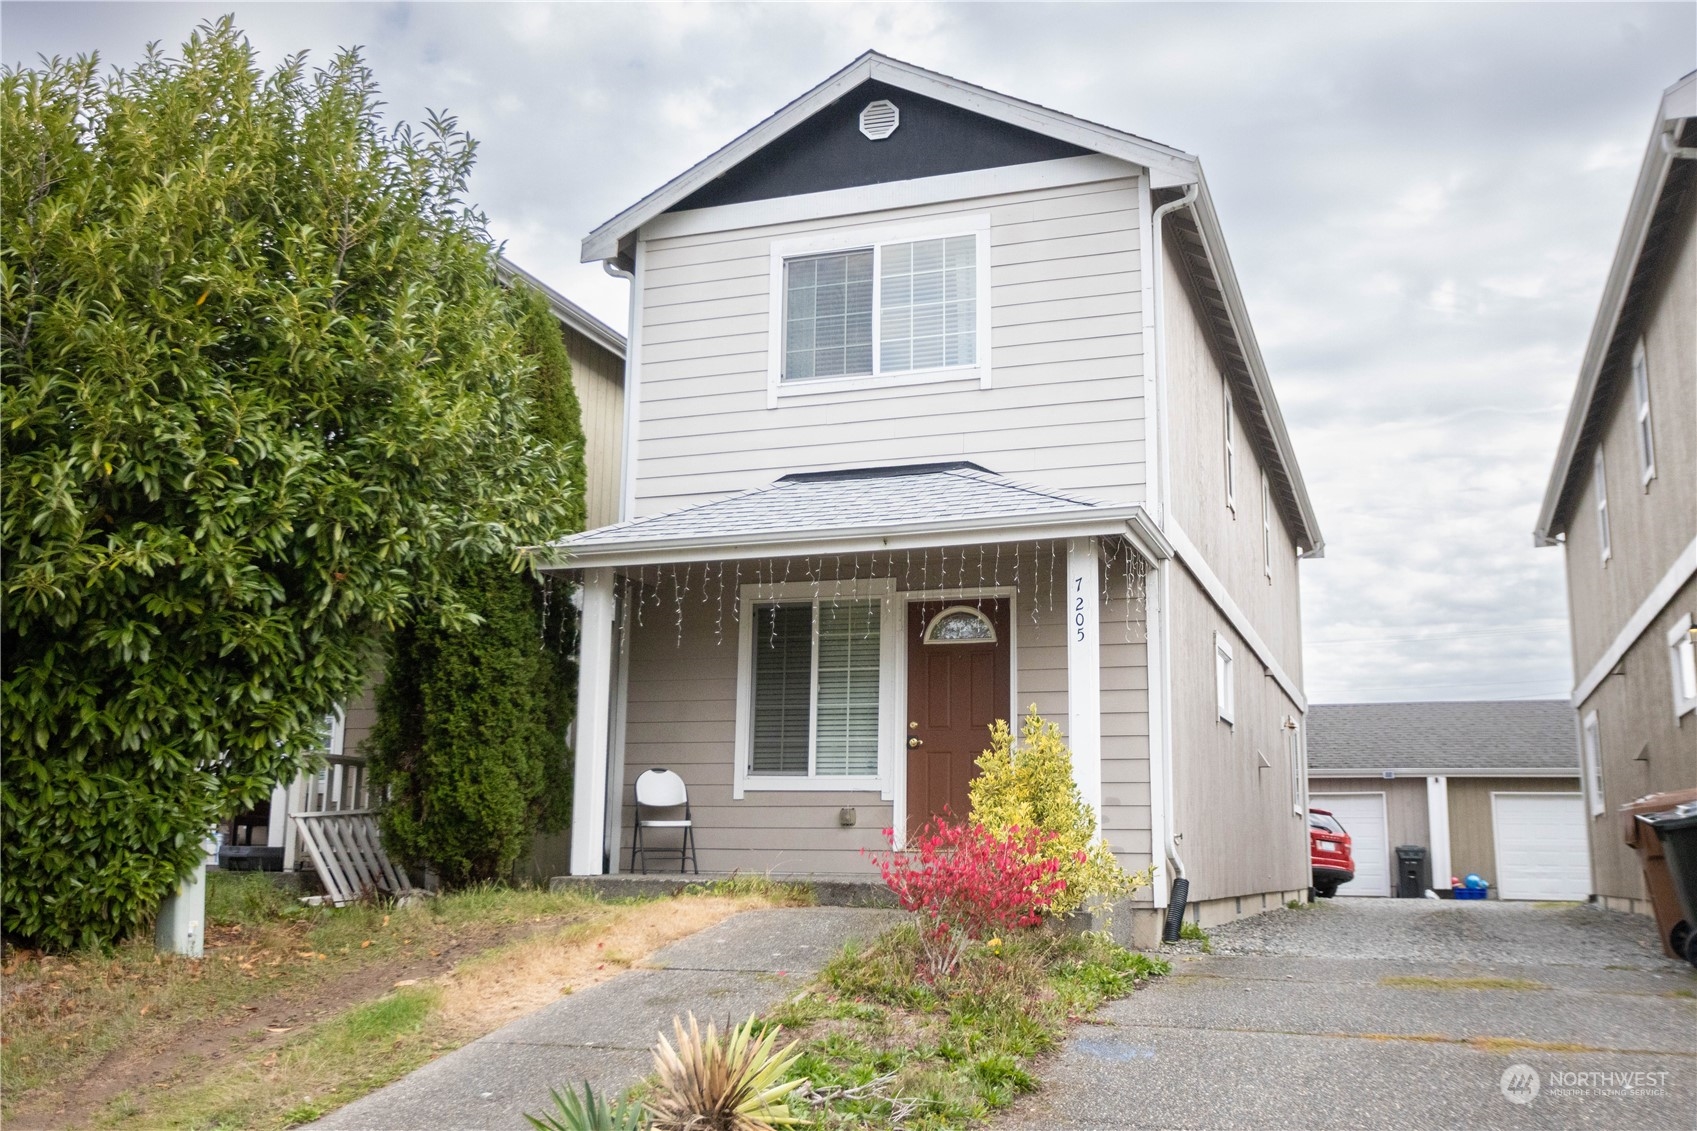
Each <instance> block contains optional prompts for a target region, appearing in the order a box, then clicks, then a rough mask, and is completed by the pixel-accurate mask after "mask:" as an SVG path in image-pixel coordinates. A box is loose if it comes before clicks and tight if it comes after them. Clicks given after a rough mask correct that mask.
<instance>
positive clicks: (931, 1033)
mask: <svg viewBox="0 0 1697 1131" xmlns="http://www.w3.org/2000/svg"><path fill="white" fill-rule="evenodd" d="M919 965H920V939H919V932H918V928H917V927H916V926H913V925H911V924H909V925H903V926H900V927H896V928H894V929H893V930H890V931H888V932H886V933H885V934H884V935H882V936H881V937H879V938H878V939H877V940H876V941H875V942H874V943H873V944H871V945H870V946H868V947H866V948H865V949H856V948H855V947H852V946H851V947H849V948H848V949H847V950H845V951H844V953H843V954H842V955H840V956H839V957H838V958H837V959H836V960H834V961H833V962H832V963H831V964H830V965H829V966H828V967H826V969H825V971H824V973H823V974H822V975H821V977H820V979H819V981H818V982H817V983H816V984H815V985H814V986H813V987H812V988H811V989H810V990H809V991H808V992H806V993H805V994H803V995H801V996H799V997H797V998H796V999H794V1000H792V1001H791V1002H790V1003H789V1004H788V1005H787V1006H785V1007H784V1008H783V1009H781V1010H779V1011H778V1012H776V1013H775V1014H773V1015H772V1016H771V1017H770V1018H768V1020H770V1021H772V1022H775V1023H777V1024H780V1025H783V1026H784V1028H785V1035H784V1038H783V1040H782V1041H781V1042H780V1043H783V1041H787V1040H788V1039H789V1038H791V1037H796V1038H799V1039H800V1041H801V1047H800V1051H801V1053H802V1056H801V1059H800V1061H798V1062H797V1064H796V1066H795V1069H794V1073H793V1074H794V1075H798V1076H806V1077H807V1078H808V1081H809V1083H808V1087H807V1088H806V1089H804V1091H803V1096H804V1097H806V1098H807V1100H808V1101H810V1102H803V1101H799V1100H798V1101H792V1107H793V1108H795V1109H796V1113H797V1114H798V1115H802V1114H804V1115H806V1116H807V1117H808V1118H809V1119H811V1120H814V1121H816V1123H815V1125H816V1126H820V1127H824V1128H848V1127H864V1126H869V1125H870V1126H891V1125H897V1126H901V1127H905V1128H911V1129H914V1131H921V1129H927V1128H945V1127H960V1126H963V1125H965V1124H968V1123H971V1122H974V1121H976V1120H980V1119H983V1118H984V1117H985V1116H986V1115H988V1114H989V1113H990V1112H992V1111H994V1110H995V1109H997V1108H1000V1107H1005V1106H1007V1105H1008V1104H1009V1103H1012V1102H1013V1099H1014V1097H1015V1096H1017V1095H1018V1094H1019V1093H1021V1092H1027V1091H1032V1090H1034V1089H1035V1088H1036V1086H1037V1081H1036V1077H1035V1075H1034V1072H1033V1060H1034V1058H1037V1057H1039V1056H1041V1055H1042V1054H1043V1053H1045V1052H1048V1051H1049V1050H1051V1049H1053V1048H1055V1047H1056V1046H1057V1045H1058V1044H1059V1043H1060V1041H1061V1040H1062V1039H1063V1038H1064V1037H1065V1035H1066V1027H1067V1024H1068V1023H1069V1022H1072V1021H1077V1020H1080V1019H1082V1018H1084V1017H1085V1016H1086V1015H1088V1014H1089V1013H1090V1012H1091V1011H1093V1010H1094V1009H1095V1008H1096V1007H1097V1006H1099V1005H1101V1004H1102V1003H1103V1002H1104V1001H1107V1000H1109V999H1110V998H1116V997H1121V996H1124V995H1125V994H1128V993H1131V992H1132V990H1133V989H1134V988H1135V987H1136V985H1137V984H1138V983H1139V982H1140V981H1142V980H1143V979H1145V978H1148V977H1152V976H1158V975H1161V974H1165V973H1166V972H1167V969H1168V967H1167V963H1166V962H1164V961H1163V960H1161V959H1159V958H1150V957H1148V956H1146V955H1142V954H1138V953H1136V952H1133V951H1128V950H1126V949H1124V948H1123V947H1120V946H1117V945H1115V944H1114V943H1112V942H1109V941H1108V940H1107V939H1106V938H1104V937H1102V936H1099V935H1082V936H1080V935H1063V934H1054V933H1049V932H1045V931H1040V930H1031V931H1020V932H1017V933H1013V934H1011V935H1010V936H1009V937H1008V939H1007V940H1006V941H1005V942H1000V943H993V944H989V945H977V946H974V947H973V948H972V949H971V950H970V951H969V952H968V954H967V956H966V958H965V959H964V960H963V961H962V963H961V966H960V968H959V969H958V970H957V971H956V972H955V974H954V975H953V976H952V977H951V978H950V979H949V980H948V981H946V982H945V983H942V984H940V985H935V986H933V985H928V984H927V983H925V982H924V981H923V980H921V979H920V978H919V977H917V975H916V973H915V972H916V970H917V969H918V968H919Z"/></svg>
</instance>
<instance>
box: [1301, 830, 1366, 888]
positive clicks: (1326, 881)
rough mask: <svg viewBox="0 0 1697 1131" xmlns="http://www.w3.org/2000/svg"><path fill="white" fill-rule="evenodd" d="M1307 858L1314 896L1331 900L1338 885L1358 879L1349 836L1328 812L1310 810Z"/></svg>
mask: <svg viewBox="0 0 1697 1131" xmlns="http://www.w3.org/2000/svg"><path fill="white" fill-rule="evenodd" d="M1308 859H1309V862H1310V863H1311V864H1312V865H1313V867H1314V894H1315V895H1317V896H1320V897H1321V898H1322V899H1330V898H1332V896H1334V895H1336V894H1337V893H1338V885H1339V884H1347V883H1349V881H1351V880H1353V879H1354V878H1355V857H1353V856H1351V855H1350V853H1349V834H1348V833H1346V832H1344V830H1343V826H1342V825H1340V824H1339V823H1338V819H1337V818H1336V817H1334V816H1332V814H1331V812H1330V811H1329V810H1326V809H1310V810H1308Z"/></svg>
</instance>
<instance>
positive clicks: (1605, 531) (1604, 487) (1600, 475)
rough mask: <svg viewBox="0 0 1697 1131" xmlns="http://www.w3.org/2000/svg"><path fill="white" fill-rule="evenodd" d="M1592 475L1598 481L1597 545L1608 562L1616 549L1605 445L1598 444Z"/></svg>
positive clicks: (1596, 484) (1593, 457) (1593, 458)
mask: <svg viewBox="0 0 1697 1131" xmlns="http://www.w3.org/2000/svg"><path fill="white" fill-rule="evenodd" d="M1591 474H1592V476H1593V477H1594V478H1595V479H1596V483H1595V487H1596V492H1597V498H1596V506H1597V543H1598V548H1599V552H1600V553H1601V554H1602V560H1603V561H1605V562H1607V561H1608V560H1609V559H1610V558H1611V557H1613V556H1614V547H1613V545H1612V544H1611V542H1610V540H1609V483H1608V477H1607V475H1606V473H1605V472H1604V470H1603V445H1601V444H1598V445H1597V450H1596V451H1595V452H1593V453H1592V457H1591Z"/></svg>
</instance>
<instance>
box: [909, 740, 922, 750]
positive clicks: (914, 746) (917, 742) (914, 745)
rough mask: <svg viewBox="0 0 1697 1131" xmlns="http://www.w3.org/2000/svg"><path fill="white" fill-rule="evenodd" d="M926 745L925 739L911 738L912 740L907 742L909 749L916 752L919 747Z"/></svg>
mask: <svg viewBox="0 0 1697 1131" xmlns="http://www.w3.org/2000/svg"><path fill="white" fill-rule="evenodd" d="M924 745H925V740H924V739H923V738H910V739H908V740H907V748H908V749H909V750H916V749H918V748H919V747H921V746H924Z"/></svg>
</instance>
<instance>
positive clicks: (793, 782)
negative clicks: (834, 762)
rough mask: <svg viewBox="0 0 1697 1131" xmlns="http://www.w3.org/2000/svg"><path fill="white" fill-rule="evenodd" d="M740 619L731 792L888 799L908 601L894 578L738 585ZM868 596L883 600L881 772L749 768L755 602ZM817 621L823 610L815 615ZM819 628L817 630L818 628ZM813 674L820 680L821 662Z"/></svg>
mask: <svg viewBox="0 0 1697 1131" xmlns="http://www.w3.org/2000/svg"><path fill="white" fill-rule="evenodd" d="M739 599H740V603H739V605H738V608H739V610H741V611H742V613H741V615H740V616H739V617H738V624H737V720H736V746H735V756H736V761H735V773H734V775H733V777H732V782H731V797H732V798H733V799H735V800H741V799H742V798H743V796H744V795H745V794H747V793H751V792H752V793H759V792H768V791H785V790H788V791H802V792H828V791H837V792H843V793H874V792H875V793H877V794H879V796H880V797H881V798H882V799H883V800H885V801H889V800H892V799H893V798H894V796H895V792H894V779H895V772H894V769H895V757H894V751H895V748H896V746H897V744H898V743H900V741H901V733H900V727H901V708H902V698H901V697H902V693H903V689H902V685H901V682H900V681H901V677H902V671H901V660H902V646H903V640H902V634H903V629H904V624H903V617H904V616H905V606H904V605H903V603H902V602H901V601H900V600H898V599H897V595H896V587H895V582H894V581H893V580H891V579H890V578H876V579H872V580H864V581H837V582H830V581H826V582H821V583H819V584H818V585H815V584H813V583H812V582H807V581H801V582H778V583H770V584H759V585H744V586H743V587H742V588H741V590H740V591H739ZM833 599H835V600H842V601H864V600H877V601H878V602H879V618H878V632H879V649H878V772H877V773H876V774H875V775H870V776H861V775H854V776H844V775H832V776H806V777H800V776H793V775H792V776H779V775H774V774H752V773H750V772H749V769H748V762H749V757H750V754H751V752H752V748H753V744H754V627H755V624H754V622H755V619H756V618H755V617H754V616H753V615H752V614H753V609H754V606H755V605H757V604H763V603H767V602H772V601H793V602H797V603H800V602H803V601H812V602H814V603H817V602H819V601H831V600H833ZM814 624H815V625H817V624H818V615H817V613H815V615H814ZM817 631H818V630H817V628H815V634H817ZM813 678H814V681H815V683H817V681H818V678H819V673H818V668H817V666H815V669H814V673H813ZM818 708H819V703H818V688H817V687H815V689H814V696H813V702H812V704H811V705H810V709H811V710H812V711H815V712H817V711H818Z"/></svg>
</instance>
